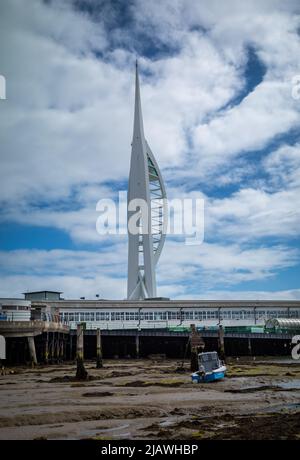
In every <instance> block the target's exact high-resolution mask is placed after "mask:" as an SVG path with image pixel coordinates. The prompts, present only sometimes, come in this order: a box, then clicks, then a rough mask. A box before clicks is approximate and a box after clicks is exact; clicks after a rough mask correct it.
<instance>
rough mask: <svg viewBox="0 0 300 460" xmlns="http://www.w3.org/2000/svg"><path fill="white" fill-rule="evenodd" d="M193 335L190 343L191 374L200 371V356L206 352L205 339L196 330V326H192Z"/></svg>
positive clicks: (191, 334)
mask: <svg viewBox="0 0 300 460" xmlns="http://www.w3.org/2000/svg"><path fill="white" fill-rule="evenodd" d="M190 327H191V333H190V337H189V342H190V344H191V372H197V371H198V370H199V363H198V354H199V353H200V352H202V351H203V350H204V347H205V344H204V341H203V338H202V337H201V335H200V334H199V332H198V331H197V329H196V325H195V324H191V326H190Z"/></svg>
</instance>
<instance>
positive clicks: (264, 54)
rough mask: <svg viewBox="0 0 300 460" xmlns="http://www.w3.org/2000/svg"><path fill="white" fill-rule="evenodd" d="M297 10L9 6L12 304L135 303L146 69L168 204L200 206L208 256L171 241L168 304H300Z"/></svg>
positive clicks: (2, 284)
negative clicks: (106, 218) (139, 137)
mask: <svg viewBox="0 0 300 460" xmlns="http://www.w3.org/2000/svg"><path fill="white" fill-rule="evenodd" d="M299 56H300V5H299V2H298V0H297V1H296V0H286V1H285V2H282V1H281V0H280V1H279V0H264V1H261V0H248V1H247V2H241V1H240V0H227V1H226V2H221V1H219V0H198V1H197V2H195V1H192V0H164V1H163V2H162V1H158V0H151V1H149V0H128V1H125V0H124V1H121V0H117V1H113V2H112V1H107V0H99V1H96V0H57V1H56V0H47V1H46V0H44V1H43V0H30V1H28V0H1V4H0V74H1V75H3V76H4V77H5V79H6V100H0V120H1V123H0V220H1V223H0V297H22V293H23V292H25V291H33V290H44V289H50V290H57V291H62V292H63V297H65V298H79V297H82V296H84V297H86V298H91V299H93V298H95V296H96V295H99V296H100V297H101V298H106V299H123V298H125V296H126V279H127V237H126V235H109V236H101V235H99V234H98V233H97V231H96V221H97V218H98V215H99V213H97V211H96V204H97V202H98V200H100V199H103V198H113V199H115V198H116V197H117V194H118V191H119V190H126V188H127V180H128V174H129V165H130V164H129V163H130V153H131V140H132V128H133V108H134V107H133V104H134V65H135V59H136V58H138V60H139V68H140V83H141V97H142V107H143V117H144V129H145V135H146V138H147V141H148V142H149V144H150V146H151V149H152V151H153V153H154V156H155V158H156V160H157V162H158V164H159V166H160V169H161V172H162V175H163V178H164V181H165V185H166V191H167V195H168V197H169V198H175V197H185V198H189V197H192V196H196V195H197V196H201V197H202V198H203V199H204V202H205V221H204V223H205V235H204V241H203V243H202V244H201V245H198V246H187V245H186V244H184V240H183V239H182V238H174V237H167V239H166V243H165V246H164V249H163V252H162V255H161V258H160V261H159V264H158V266H157V284H158V295H159V296H165V297H170V298H172V299H193V298H195V299H254V300H255V299H300V283H299V278H300V277H299V275H300V251H299V241H300V238H299V228H300V206H299V196H300V194H299V191H300V99H299V98H297V97H293V94H294V93H293V81H294V79H295V77H297V75H300V63H299Z"/></svg>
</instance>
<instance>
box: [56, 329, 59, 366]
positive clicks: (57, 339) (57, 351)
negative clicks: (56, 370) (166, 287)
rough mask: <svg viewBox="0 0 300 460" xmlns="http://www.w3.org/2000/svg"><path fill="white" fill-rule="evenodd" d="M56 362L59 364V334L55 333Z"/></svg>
mask: <svg viewBox="0 0 300 460" xmlns="http://www.w3.org/2000/svg"><path fill="white" fill-rule="evenodd" d="M56 361H57V363H59V362H60V333H59V332H58V333H57V338H56Z"/></svg>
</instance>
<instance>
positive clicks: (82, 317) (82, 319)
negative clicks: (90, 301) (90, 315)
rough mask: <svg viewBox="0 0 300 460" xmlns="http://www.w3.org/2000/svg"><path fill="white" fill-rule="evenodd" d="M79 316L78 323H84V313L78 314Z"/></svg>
mask: <svg viewBox="0 0 300 460" xmlns="http://www.w3.org/2000/svg"><path fill="white" fill-rule="evenodd" d="M79 315H80V321H84V313H83V312H80V313H79Z"/></svg>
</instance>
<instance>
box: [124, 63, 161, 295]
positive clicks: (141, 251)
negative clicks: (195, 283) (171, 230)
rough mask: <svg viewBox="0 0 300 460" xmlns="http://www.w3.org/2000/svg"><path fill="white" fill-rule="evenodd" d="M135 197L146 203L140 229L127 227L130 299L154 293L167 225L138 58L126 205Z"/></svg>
mask: <svg viewBox="0 0 300 460" xmlns="http://www.w3.org/2000/svg"><path fill="white" fill-rule="evenodd" d="M136 199H139V200H140V199H142V200H144V202H145V203H146V206H147V209H148V219H143V217H141V219H140V221H139V226H140V232H139V233H136V234H133V233H132V232H130V230H128V286H127V298H128V299H130V300H140V299H145V298H152V297H156V280H155V265H156V264H157V261H158V259H159V256H160V253H161V250H162V247H163V245H164V241H165V229H166V226H167V212H166V211H167V209H166V192H165V187H164V184H163V181H162V177H161V173H160V171H159V168H158V166H157V163H156V161H155V158H154V156H153V153H152V152H151V150H150V147H149V145H148V143H147V141H146V139H145V136H144V126H143V118H142V107H141V97H140V85H139V75H138V64H137V62H136V75H135V109H134V127H133V139H132V150H131V161H130V173H129V184H128V206H129V205H130V203H132V200H136ZM133 203H134V202H133ZM134 214H136V211H134V210H128V213H127V220H128V223H129V220H130V218H131V217H132V216H133V215H134ZM142 216H143V214H142Z"/></svg>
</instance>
